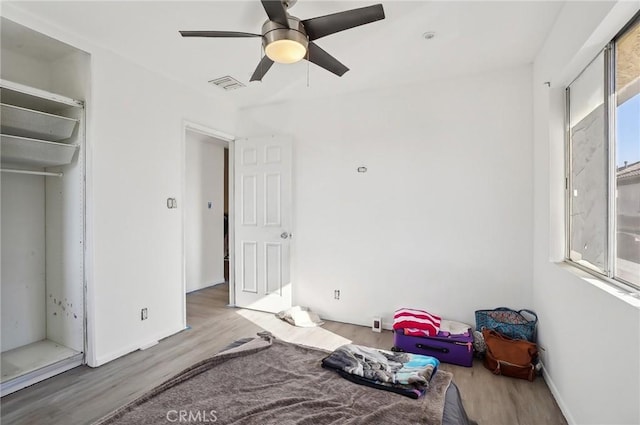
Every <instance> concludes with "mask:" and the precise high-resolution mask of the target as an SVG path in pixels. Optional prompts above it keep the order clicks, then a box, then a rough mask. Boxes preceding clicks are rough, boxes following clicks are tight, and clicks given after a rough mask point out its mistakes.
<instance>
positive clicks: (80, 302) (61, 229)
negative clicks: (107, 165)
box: [0, 18, 89, 395]
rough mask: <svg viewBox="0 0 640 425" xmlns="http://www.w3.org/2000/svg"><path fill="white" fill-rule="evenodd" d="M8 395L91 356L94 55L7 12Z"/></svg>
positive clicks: (1, 83) (0, 90) (4, 337)
mask: <svg viewBox="0 0 640 425" xmlns="http://www.w3.org/2000/svg"><path fill="white" fill-rule="evenodd" d="M0 27H1V31H2V34H1V38H0V43H1V48H2V51H1V54H2V64H1V70H0V103H1V108H2V109H1V112H0V121H1V128H0V130H1V133H2V134H1V149H0V159H1V170H2V172H1V173H0V179H1V180H0V188H1V192H2V199H1V204H0V207H1V221H2V228H1V229H2V250H1V257H2V264H1V266H2V269H1V281H0V290H1V294H0V296H1V300H2V301H1V302H2V309H1V320H2V321H1V327H2V329H1V334H0V335H1V349H2V355H1V361H2V365H1V368H0V370H1V371H2V380H1V383H0V388H1V393H2V395H6V394H9V393H11V392H14V391H17V390H19V389H21V388H23V387H25V386H28V385H31V384H33V383H35V382H38V381H40V380H42V379H45V378H48V377H50V376H53V375H55V374H58V373H61V372H63V371H65V370H68V369H70V368H72V367H76V366H78V365H81V364H82V363H83V362H84V353H85V351H86V350H85V341H86V337H85V335H86V326H85V317H86V314H85V278H84V251H85V249H84V245H85V237H84V234H85V231H84V221H85V202H84V176H85V166H84V164H85V161H84V156H85V139H84V134H85V98H86V97H85V94H86V93H87V92H88V90H87V87H88V76H89V72H88V71H89V55H88V54H86V53H84V52H82V51H79V50H78V49H75V48H73V47H71V46H69V45H67V44H64V43H61V42H59V41H57V40H54V39H52V38H50V37H47V36H45V35H43V34H40V33H37V32H35V31H33V30H31V29H29V28H26V27H24V26H21V25H19V24H17V23H15V22H12V21H10V20H8V19H6V18H2V21H1V22H0Z"/></svg>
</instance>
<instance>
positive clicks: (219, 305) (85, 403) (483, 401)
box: [1, 285, 566, 425]
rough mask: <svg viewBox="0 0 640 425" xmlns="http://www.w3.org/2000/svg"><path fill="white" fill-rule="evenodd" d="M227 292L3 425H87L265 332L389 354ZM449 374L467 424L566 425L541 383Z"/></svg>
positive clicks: (471, 372) (31, 394)
mask: <svg viewBox="0 0 640 425" xmlns="http://www.w3.org/2000/svg"><path fill="white" fill-rule="evenodd" d="M227 291H228V288H227V286H226V285H218V286H215V287H212V288H207V289H204V290H201V291H198V292H195V293H191V294H189V295H188V296H187V323H188V324H189V325H190V326H191V329H188V330H185V331H183V332H180V333H178V334H176V335H173V336H171V337H169V338H166V339H164V340H162V341H160V343H159V344H158V345H156V346H154V347H151V348H149V349H147V350H144V351H136V352H134V353H131V354H128V355H126V356H124V357H122V358H119V359H117V360H114V361H112V362H110V363H108V364H106V365H103V366H101V367H98V368H95V369H92V368H90V367H86V366H81V367H77V368H75V369H72V370H70V371H68V372H65V373H63V374H61V375H58V376H55V377H53V378H50V379H48V380H46V381H43V382H40V383H38V384H36V385H33V386H31V387H29V388H25V389H24V390H21V391H18V392H16V393H14V394H11V395H8V396H6V397H3V398H2V400H1V409H2V410H1V419H2V424H4V425H8V424H48V425H49V424H64V425H71V424H90V423H92V422H93V421H95V420H97V419H99V418H100V417H102V416H104V415H106V414H107V413H109V412H110V411H112V410H114V409H116V408H118V407H120V406H121V405H123V404H125V403H127V402H129V401H131V400H133V399H135V398H136V397H138V396H139V395H141V394H142V393H144V392H145V391H147V390H149V389H150V388H152V387H154V386H155V385H158V384H160V383H161V382H163V381H164V380H166V379H167V378H169V377H171V376H172V375H174V374H176V373H178V372H179V371H181V370H182V369H184V368H186V367H188V366H190V365H191V364H193V363H195V362H197V361H200V360H202V359H205V358H207V357H209V356H211V355H213V354H215V353H216V352H217V351H219V350H220V349H221V348H223V347H224V346H226V345H227V344H229V343H230V342H232V341H234V340H236V339H239V338H243V337H247V336H254V335H255V333H256V332H259V331H262V330H265V329H266V330H268V331H270V332H272V333H273V334H274V335H276V337H278V338H280V339H283V340H286V341H289V342H295V343H299V344H305V345H310V346H316V347H320V348H324V349H327V350H331V349H334V348H336V347H338V346H339V345H341V344H344V343H347V342H351V341H352V342H354V343H356V344H362V345H369V346H373V347H378V348H385V349H389V348H390V347H391V346H392V345H393V337H392V334H391V332H389V331H385V332H382V333H374V332H372V331H371V330H370V329H369V328H366V327H362V326H354V325H348V324H344V323H337V322H327V323H326V324H325V325H324V326H322V327H318V328H296V327H293V326H290V325H288V324H287V323H285V322H282V321H280V320H279V319H277V318H275V316H274V315H272V314H267V313H261V312H256V311H251V310H241V309H235V308H228V307H226V303H227V300H228V295H227V294H228V292H227ZM442 367H443V369H445V370H448V371H450V372H452V373H453V374H454V381H455V382H456V384H457V385H458V387H459V388H460V391H461V393H462V397H463V402H464V405H465V408H466V410H467V413H468V414H469V417H470V418H471V419H473V420H475V421H477V422H478V423H479V424H481V425H485V424H486V425H500V424H505V425H518V424H522V425H524V424H527V425H541V424H566V421H565V419H564V417H563V416H562V413H561V412H560V409H559V408H558V406H557V404H556V403H555V401H554V399H553V397H552V396H551V393H550V392H549V389H548V388H547V386H546V384H545V383H544V381H543V380H542V379H537V380H536V381H535V382H533V383H531V382H528V381H523V380H517V379H512V378H505V377H499V376H494V375H492V374H491V373H490V372H489V371H488V370H486V369H485V368H484V367H483V366H482V364H481V363H480V362H478V361H476V363H475V364H474V366H473V367H472V368H466V367H462V366H454V365H448V364H443V366H442Z"/></svg>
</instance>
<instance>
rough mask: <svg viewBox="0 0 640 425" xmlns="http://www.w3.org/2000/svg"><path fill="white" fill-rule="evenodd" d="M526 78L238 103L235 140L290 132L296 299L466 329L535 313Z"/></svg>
mask: <svg viewBox="0 0 640 425" xmlns="http://www.w3.org/2000/svg"><path fill="white" fill-rule="evenodd" d="M530 81H531V69H530V67H521V68H517V69H510V70H504V71H500V72H492V73H488V74H482V75H477V76H472V77H465V78H456V79H448V80H441V81H434V82H430V83H425V84H424V85H422V86H406V87H400V88H398V89H396V90H394V91H380V92H369V93H362V94H354V95H350V96H344V97H340V98H331V99H323V100H309V101H305V102H303V103H302V102H300V103H285V104H277V105H272V106H264V107H257V108H251V109H246V110H242V111H240V117H239V120H238V123H239V126H238V130H237V134H238V136H256V135H266V134H272V133H273V134H290V135H292V136H293V138H294V148H293V149H294V172H293V176H294V177H293V181H294V196H293V198H294V201H293V202H294V220H295V222H294V229H293V232H292V233H293V235H294V238H293V239H292V256H293V261H294V269H293V271H294V275H293V282H294V286H293V291H294V295H293V296H294V303H295V304H300V305H305V306H310V307H312V308H313V309H314V310H316V311H317V312H319V313H320V315H321V316H322V317H324V318H327V319H333V320H338V321H343V322H350V323H357V324H363V325H369V324H370V320H371V317H372V316H374V315H382V317H383V321H384V324H385V326H387V327H388V326H389V325H390V320H391V319H392V316H393V312H394V310H395V309H396V308H399V307H402V306H408V307H417V308H424V309H427V310H429V311H431V312H433V313H437V314H440V315H442V316H445V317H448V318H451V319H457V320H462V321H466V322H469V323H473V322H474V317H473V312H474V310H476V309H479V308H485V307H494V306H501V305H507V306H512V307H515V308H522V307H525V306H526V307H530V305H529V303H530V285H531V254H532V253H531V246H532V202H531V200H532V180H531V175H532V170H531V166H532V164H531V154H532V151H531V147H532V136H531V129H532V119H531V115H532V112H531V83H530ZM359 166H366V167H367V168H368V172H367V173H364V174H363V173H358V172H357V171H356V169H357V168H358V167H359ZM334 289H340V291H341V299H340V300H339V301H336V300H334V299H333V291H334Z"/></svg>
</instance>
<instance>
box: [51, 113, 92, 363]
mask: <svg viewBox="0 0 640 425" xmlns="http://www.w3.org/2000/svg"><path fill="white" fill-rule="evenodd" d="M60 115H63V116H66V117H69V118H77V119H79V120H80V121H79V124H78V127H77V128H76V130H75V131H74V134H73V137H72V139H71V142H70V143H73V144H78V145H79V149H78V152H76V158H75V160H74V161H72V162H71V164H69V165H65V166H61V167H53V168H49V169H47V171H54V172H62V173H63V176H62V177H47V179H46V180H47V181H46V186H45V195H46V238H45V240H46V255H47V267H46V270H47V293H46V310H47V320H46V323H47V338H48V339H50V340H52V341H55V342H57V343H58V344H62V345H65V346H67V347H69V348H72V349H74V350H76V351H84V328H83V322H84V301H83V300H84V262H83V258H84V257H83V250H84V237H83V234H84V190H83V186H82V181H83V175H84V168H83V160H82V157H83V155H84V143H83V136H82V135H83V134H84V122H83V120H82V117H83V110H82V109H79V108H71V109H69V110H66V111H62V112H60Z"/></svg>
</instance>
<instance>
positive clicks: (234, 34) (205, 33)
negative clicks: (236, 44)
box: [179, 31, 262, 38]
mask: <svg viewBox="0 0 640 425" xmlns="http://www.w3.org/2000/svg"><path fill="white" fill-rule="evenodd" d="M179 32H180V35H182V36H183V37H224V38H231V37H262V36H261V35H260V34H253V33H250V32H237V31H179Z"/></svg>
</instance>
